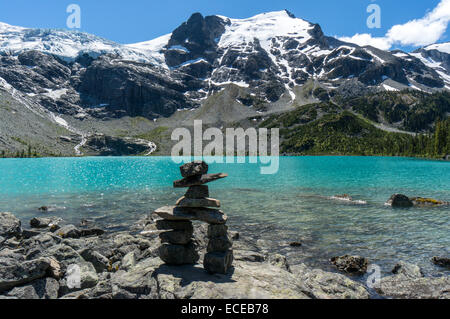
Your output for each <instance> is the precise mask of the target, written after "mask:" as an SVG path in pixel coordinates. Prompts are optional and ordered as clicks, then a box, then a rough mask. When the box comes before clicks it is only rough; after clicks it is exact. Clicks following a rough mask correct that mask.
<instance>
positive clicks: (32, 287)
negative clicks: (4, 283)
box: [7, 278, 59, 300]
mask: <svg viewBox="0 0 450 319" xmlns="http://www.w3.org/2000/svg"><path fill="white" fill-rule="evenodd" d="M58 290H59V283H58V281H57V280H56V279H54V278H43V279H39V280H36V281H33V282H32V283H30V284H28V285H25V286H21V287H16V288H14V289H12V290H11V291H9V292H8V293H7V296H9V297H16V298H18V299H28V300H29V299H57V298H58Z"/></svg>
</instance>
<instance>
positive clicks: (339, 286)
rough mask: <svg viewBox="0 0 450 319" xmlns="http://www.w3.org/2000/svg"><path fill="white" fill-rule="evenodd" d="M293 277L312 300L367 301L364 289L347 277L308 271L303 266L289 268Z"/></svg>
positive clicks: (367, 294)
mask: <svg viewBox="0 0 450 319" xmlns="http://www.w3.org/2000/svg"><path fill="white" fill-rule="evenodd" d="M290 270H291V272H292V273H293V274H294V276H295V277H296V278H297V279H298V280H299V281H300V282H301V283H302V284H303V291H304V292H305V293H307V294H308V295H309V296H310V297H311V298H314V299H368V298H369V296H370V295H369V293H368V291H367V290H366V288H365V287H364V286H363V285H362V284H360V283H358V282H356V281H353V280H351V279H349V278H348V277H346V276H344V275H341V274H336V273H331V272H325V271H323V270H320V269H310V268H308V267H307V266H306V265H304V264H300V265H294V266H291V267H290Z"/></svg>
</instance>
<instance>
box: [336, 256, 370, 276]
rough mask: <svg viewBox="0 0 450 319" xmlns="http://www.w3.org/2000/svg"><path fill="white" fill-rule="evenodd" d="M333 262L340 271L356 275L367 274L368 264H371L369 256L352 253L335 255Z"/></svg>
mask: <svg viewBox="0 0 450 319" xmlns="http://www.w3.org/2000/svg"><path fill="white" fill-rule="evenodd" d="M331 263H332V264H333V265H335V266H336V267H337V268H338V269H339V270H340V271H343V272H346V273H349V274H356V275H362V274H365V273H366V272H367V266H368V265H369V261H368V260H367V258H363V257H360V256H350V255H344V256H339V257H333V258H331Z"/></svg>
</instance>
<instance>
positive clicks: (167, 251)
mask: <svg viewBox="0 0 450 319" xmlns="http://www.w3.org/2000/svg"><path fill="white" fill-rule="evenodd" d="M159 257H160V258H161V260H163V261H164V262H165V263H166V264H169V265H184V264H195V263H197V261H198V259H199V258H200V257H199V255H198V253H197V251H196V247H195V245H194V244H193V243H189V244H187V245H173V244H167V243H163V244H162V245H161V246H160V247H159Z"/></svg>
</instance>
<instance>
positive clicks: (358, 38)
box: [339, 33, 392, 50]
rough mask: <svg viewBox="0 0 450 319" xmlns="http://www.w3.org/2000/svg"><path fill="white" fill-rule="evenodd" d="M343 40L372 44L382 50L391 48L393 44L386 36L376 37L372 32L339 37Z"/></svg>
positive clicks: (360, 44)
mask: <svg viewBox="0 0 450 319" xmlns="http://www.w3.org/2000/svg"><path fill="white" fill-rule="evenodd" d="M339 40H341V41H345V42H350V43H355V44H357V45H359V46H366V45H371V46H373V47H376V48H378V49H381V50H389V49H390V48H391V46H392V42H391V41H389V39H387V38H385V37H378V38H374V37H372V35H371V34H368V33H363V34H359V33H357V34H355V35H354V36H352V37H342V38H339Z"/></svg>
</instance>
